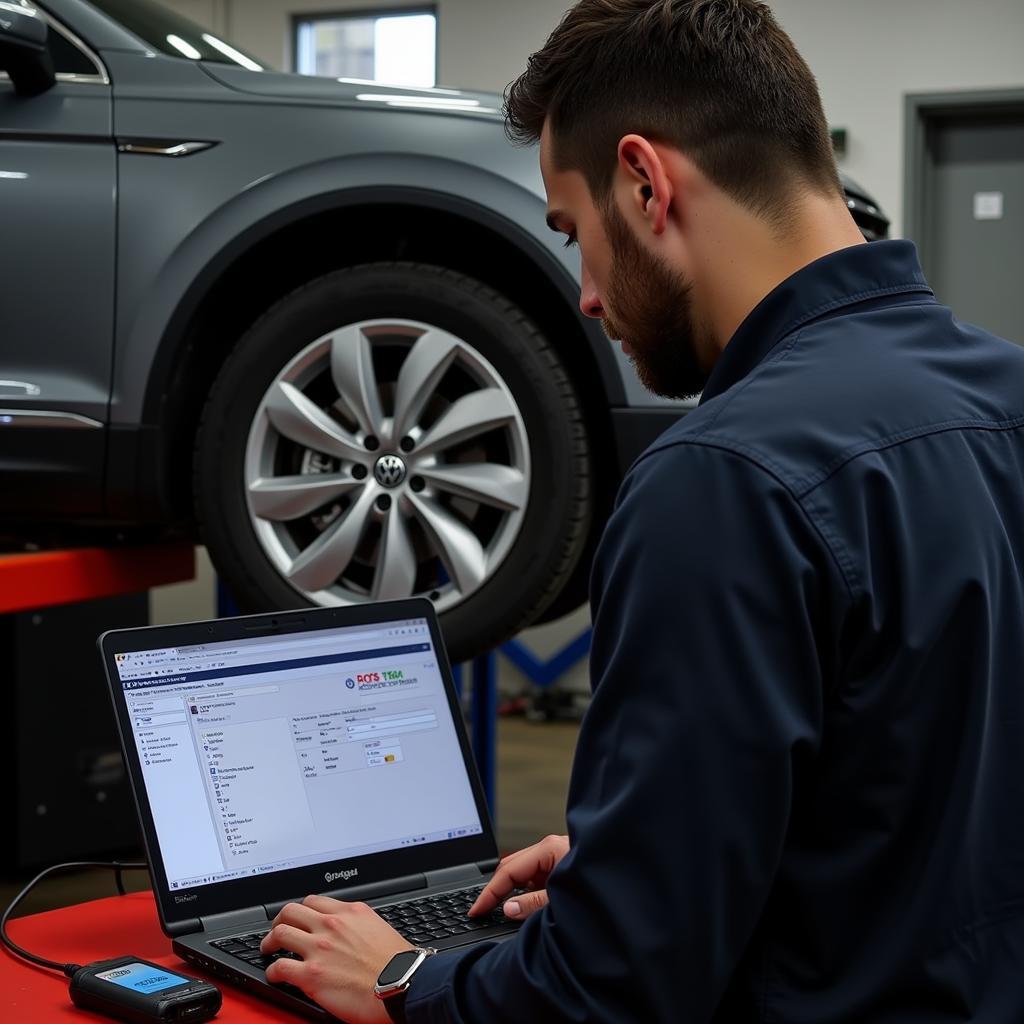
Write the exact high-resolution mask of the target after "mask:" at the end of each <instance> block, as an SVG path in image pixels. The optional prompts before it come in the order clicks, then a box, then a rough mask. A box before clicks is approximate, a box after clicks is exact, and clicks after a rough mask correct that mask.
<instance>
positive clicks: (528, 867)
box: [469, 836, 569, 921]
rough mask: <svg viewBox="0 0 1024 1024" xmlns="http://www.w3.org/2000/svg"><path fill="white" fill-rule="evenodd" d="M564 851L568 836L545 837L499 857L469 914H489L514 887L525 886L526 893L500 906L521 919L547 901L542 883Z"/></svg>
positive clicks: (565, 852)
mask: <svg viewBox="0 0 1024 1024" xmlns="http://www.w3.org/2000/svg"><path fill="white" fill-rule="evenodd" d="M568 852H569V837H568V836H547V837H546V838H544V839H542V840H541V841H540V842H539V843H534V844H533V846H528V847H527V848H526V849H525V850H520V851H519V852H518V853H510V854H509V855H508V856H507V857H503V858H502V860H501V863H499V864H498V868H497V870H496V871H495V872H494V877H493V878H492V879H491V880H490V881H489V882H488V883H487V885H485V886H484V891H483V892H482V893H480V895H479V896H478V897H477V900H476V903H474V904H473V906H472V907H470V910H469V913H470V916H476V915H477V914H488V913H490V912H491V911H492V910H494V908H495V907H496V906H497V905H498V904H499V903H501V901H502V900H505V899H506V898H507V897H508V896H509V895H511V893H512V891H513V890H515V889H529V890H530V891H529V892H525V893H522V894H520V895H518V896H516V897H515V898H514V899H511V900H508V901H507V902H506V903H505V906H504V907H503V909H504V911H505V916H506V917H508V918H510V919H511V920H513V921H522V920H525V919H526V918H527V917H529V916H530V915H531V914H532V913H533V912H534V911H536V910H540V908H541V907H543V906H544V905H545V904H546V903H547V901H548V894H547V890H546V889H545V886H546V885H547V882H548V877H549V876H550V874H551V872H552V871H554V870H555V865H556V864H557V863H558V862H559V861H560V860H561V859H562V858H563V857H564V856H565V855H566V854H567V853H568Z"/></svg>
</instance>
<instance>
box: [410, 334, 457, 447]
mask: <svg viewBox="0 0 1024 1024" xmlns="http://www.w3.org/2000/svg"><path fill="white" fill-rule="evenodd" d="M458 348H459V340H458V338H454V337H452V335H450V334H446V333H445V332H444V331H427V332H426V334H423V335H421V336H420V338H419V340H418V341H417V342H416V344H415V345H413V347H412V349H411V351H410V352H409V354H408V355H407V356H406V357H405V362H404V363H402V369H401V370H400V371H399V374H398V383H397V385H396V387H395V426H394V439H395V440H396V441H398V440H400V439H401V438H402V437H403V436H404V435H406V434H407V433H408V432H409V431H410V430H411V429H412V428H413V427H414V426H415V425H416V423H417V422H418V420H419V417H420V413H422V412H423V407H424V406H425V405H426V404H427V402H428V401H429V400H430V396H431V395H432V394H433V393H434V389H435V388H436V387H437V385H438V384H439V383H440V381H441V378H442V377H443V376H444V373H445V370H447V369H448V367H449V366H451V364H452V360H453V359H454V358H455V353H456V352H457V351H458Z"/></svg>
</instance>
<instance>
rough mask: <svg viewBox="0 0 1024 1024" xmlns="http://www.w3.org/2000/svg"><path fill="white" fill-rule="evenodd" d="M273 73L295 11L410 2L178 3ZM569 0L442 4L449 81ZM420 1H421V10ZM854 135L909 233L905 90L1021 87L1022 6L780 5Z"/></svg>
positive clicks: (836, 117) (500, 68)
mask: <svg viewBox="0 0 1024 1024" xmlns="http://www.w3.org/2000/svg"><path fill="white" fill-rule="evenodd" d="M170 2H171V6H173V7H175V8H176V9H178V10H180V11H181V12H182V13H183V14H187V15H188V16H190V17H193V18H195V19H197V20H199V21H202V22H205V23H207V24H209V25H211V26H212V27H214V28H216V29H217V30H219V31H220V32H222V33H224V34H225V35H227V36H228V37H229V38H231V39H232V40H233V41H235V42H237V43H239V44H241V45H242V46H243V47H244V48H246V49H248V50H250V51H252V52H253V53H254V54H256V55H257V56H259V57H262V58H263V59H264V60H267V61H269V62H270V63H271V64H273V65H274V66H276V67H282V68H289V67H290V66H291V50H290V45H291V44H290V39H289V35H290V15H291V14H292V13H293V12H295V13H298V12H301V13H309V12H314V11H344V10H358V11H365V10H368V9H374V7H381V8H384V7H386V8H387V9H395V8H399V7H402V6H408V4H407V3H405V2H404V0H397V2H394V0H386V2H385V3H382V4H377V5H375V4H374V3H373V2H372V0H170ZM567 5H568V4H567V0H517V3H514V4H512V3H508V2H506V0H436V2H435V7H436V9H437V11H438V29H439V38H438V50H439V57H440V78H441V81H442V83H443V84H445V85H450V86H457V87H458V86H461V87H464V88H478V89H493V90H501V89H502V88H504V86H505V84H506V83H507V82H509V81H511V79H513V78H514V77H515V76H516V75H517V74H518V73H519V72H520V70H521V69H522V67H523V65H524V62H525V60H526V57H527V56H528V55H529V54H530V53H531V52H532V51H533V50H535V49H537V48H538V47H539V46H540V45H541V44H542V43H543V41H544V39H545V38H546V36H547V34H548V32H549V31H550V30H551V28H552V27H553V26H554V25H555V23H556V22H557V20H558V18H559V17H560V15H561V13H562V11H563V10H564V9H565V8H566V6H567ZM417 6H420V5H417ZM772 7H773V8H774V9H775V11H776V13H777V15H778V17H779V20H780V21H781V22H782V24H783V25H784V26H785V28H786V29H787V31H788V32H789V33H790V34H791V35H792V36H793V38H794V40H795V41H796V44H797V46H798V47H799V48H800V50H801V52H802V53H803V54H804V56H805V57H806V58H807V60H808V62H809V63H810V65H811V67H812V69H813V70H814V72H815V74H816V75H817V76H818V80H819V82H820V84H821V89H822V95H823V97H824V100H825V109H826V113H827V114H828V117H829V120H830V122H831V124H833V125H835V126H837V127H845V128H846V129H847V130H848V140H849V154H848V155H847V157H846V158H845V159H844V160H843V161H842V166H843V168H844V169H845V170H847V171H848V172H849V173H850V174H851V175H852V176H853V177H854V178H855V179H857V180H858V181H860V182H861V184H863V185H864V186H865V187H866V188H867V189H868V190H869V191H870V192H871V193H872V194H873V195H874V196H875V197H876V198H877V199H878V200H879V201H880V202H881V203H882V206H883V207H884V208H885V210H886V212H887V213H888V214H889V216H890V217H891V218H892V219H893V226H894V234H899V233H900V232H901V229H902V222H903V216H902V213H903V211H902V189H903V95H904V93H907V92H929V91H954V90H963V89H982V88H986V89H988V88H1003V87H1014V86H1021V85H1024V45H1022V41H1024V2H1022V0H974V2H973V3H969V4H968V3H964V2H963V0H857V2H851V0H773V2H772Z"/></svg>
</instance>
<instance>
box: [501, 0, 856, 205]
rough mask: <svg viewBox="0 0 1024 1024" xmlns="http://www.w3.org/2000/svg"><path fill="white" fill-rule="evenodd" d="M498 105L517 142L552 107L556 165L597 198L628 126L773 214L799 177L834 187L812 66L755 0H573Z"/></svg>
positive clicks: (533, 136) (532, 133) (604, 192)
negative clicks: (573, 172) (578, 176)
mask: <svg viewBox="0 0 1024 1024" xmlns="http://www.w3.org/2000/svg"><path fill="white" fill-rule="evenodd" d="M505 118H506V131H507V132H508V135H509V137H510V138H511V139H512V140H513V141H516V142H535V141H536V140H538V139H539V138H540V134H541V129H542V128H543V127H544V123H545V121H549V128H550V133H551V138H552V144H553V146H552V152H553V156H554V161H555V164H556V166H557V167H559V168H560V169H562V170H567V169H573V170H579V171H580V172H582V174H583V175H584V177H585V178H586V180H587V183H588V185H589V187H590V191H591V194H592V195H593V198H594V201H595V202H596V203H599V204H600V203H602V202H604V201H605V200H606V199H607V197H608V194H609V191H610V189H611V184H612V180H613V178H614V174H615V167H616V148H617V146H618V142H619V140H620V139H621V138H622V136H623V135H627V134H629V133H631V132H636V133H637V134H640V135H643V136H645V137H647V138H650V139H652V140H654V141H659V142H662V143H666V144H669V145H672V146H674V147H676V148H677V149H679V150H680V151H681V152H683V153H685V154H686V155H687V156H689V157H690V159H692V160H693V161H694V163H695V164H696V165H697V166H698V167H699V168H700V170H701V171H702V172H703V173H704V174H705V175H706V176H707V177H708V178H709V179H710V180H711V181H712V182H714V183H715V184H716V185H717V186H718V187H719V188H721V189H722V190H723V191H724V192H726V193H727V194H728V195H730V196H731V197H732V198H733V199H735V200H736V201H737V202H739V203H742V204H743V205H744V206H746V207H747V208H749V209H751V210H753V211H754V212H756V213H758V214H760V215H762V216H764V217H766V218H768V219H770V220H772V221H776V222H780V223H783V222H785V219H786V214H787V212H788V210H789V209H790V207H791V205H792V202H793V200H794V199H795V198H796V193H797V191H798V190H799V189H800V188H801V187H803V188H805V189H812V190H814V191H817V192H821V193H825V194H835V195H841V194H842V187H841V185H840V183H839V177H838V174H837V172H836V166H835V158H834V156H833V153H832V145H831V140H830V138H829V132H828V126H827V123H826V121H825V115H824V112H823V110H822V106H821V97H820V95H819V94H818V86H817V83H816V82H815V80H814V76H813V75H812V74H811V71H810V69H809V68H808V66H807V64H806V63H805V62H804V60H803V58H802V57H801V56H800V54H799V53H797V51H796V48H795V47H794V46H793V42H792V40H791V39H790V38H789V36H788V35H786V33H785V32H783V31H782V29H781V28H780V27H779V24H778V22H776V20H775V18H774V16H773V15H772V13H771V11H770V10H769V9H768V6H767V5H766V4H764V3H759V2H757V0H655V2H652V0H580V2H579V3H577V4H576V5H575V6H574V7H573V8H572V9H571V10H569V11H568V12H567V13H566V15H565V17H564V18H563V19H562V21H561V23H560V24H559V25H558V27H557V28H556V29H555V30H554V32H552V33H551V36H550V38H549V39H548V41H547V43H545V44H544V47H543V48H542V49H541V50H539V51H538V52H537V53H535V54H534V55H533V56H532V57H531V58H530V60H529V65H528V67H527V70H526V71H525V72H524V73H523V74H522V75H521V76H520V77H519V78H518V79H517V80H516V81H515V82H513V83H512V84H511V85H510V86H509V87H508V89H507V90H506V93H505Z"/></svg>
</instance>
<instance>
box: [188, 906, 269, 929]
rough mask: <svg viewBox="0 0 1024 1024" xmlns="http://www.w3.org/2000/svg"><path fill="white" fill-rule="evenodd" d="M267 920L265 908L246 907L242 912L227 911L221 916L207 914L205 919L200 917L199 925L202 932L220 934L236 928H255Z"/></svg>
mask: <svg viewBox="0 0 1024 1024" xmlns="http://www.w3.org/2000/svg"><path fill="white" fill-rule="evenodd" d="M268 920H269V918H268V917H267V908H266V907H246V908H245V909H244V910H228V911H226V912H225V913H223V914H208V915H207V916H206V917H200V918H199V923H200V924H201V925H202V929H203V931H204V932H220V931H225V930H231V931H234V930H235V929H236V928H249V927H254V928H256V927H259V926H260V925H265V924H266V923H267V921H268Z"/></svg>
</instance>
